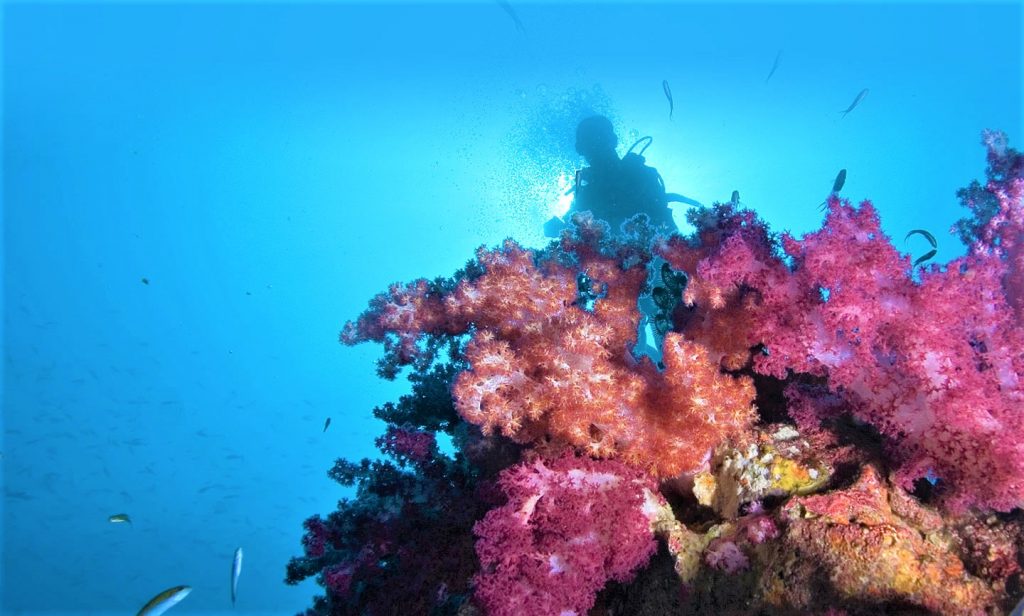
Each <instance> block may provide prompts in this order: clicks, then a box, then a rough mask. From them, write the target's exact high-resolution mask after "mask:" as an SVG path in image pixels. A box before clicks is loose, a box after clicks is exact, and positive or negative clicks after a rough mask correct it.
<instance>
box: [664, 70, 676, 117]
mask: <svg viewBox="0 0 1024 616" xmlns="http://www.w3.org/2000/svg"><path fill="white" fill-rule="evenodd" d="M661 89H662V90H664V91H665V98H667V99H668V119H669V120H671V119H672V112H673V111H675V109H676V104H675V102H674V101H673V100H672V88H670V87H668V80H667V79H662V80H661Z"/></svg>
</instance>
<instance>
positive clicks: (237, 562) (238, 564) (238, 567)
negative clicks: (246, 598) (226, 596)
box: [231, 548, 242, 605]
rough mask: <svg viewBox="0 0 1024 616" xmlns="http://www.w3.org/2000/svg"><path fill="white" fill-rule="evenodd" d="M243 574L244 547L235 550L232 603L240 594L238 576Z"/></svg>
mask: <svg viewBox="0 0 1024 616" xmlns="http://www.w3.org/2000/svg"><path fill="white" fill-rule="evenodd" d="M240 575H242V548H238V549H237V550H235V558H234V559H233V560H232V561H231V605H234V604H235V597H237V596H238V576H240Z"/></svg>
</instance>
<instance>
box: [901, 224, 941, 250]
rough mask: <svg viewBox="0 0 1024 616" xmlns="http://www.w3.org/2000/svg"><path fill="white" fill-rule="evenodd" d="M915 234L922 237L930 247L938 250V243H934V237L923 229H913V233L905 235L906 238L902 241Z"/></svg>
mask: <svg viewBox="0 0 1024 616" xmlns="http://www.w3.org/2000/svg"><path fill="white" fill-rule="evenodd" d="M915 233H917V234H919V235H923V236H924V239H926V240H928V243H929V244H931V245H932V248H938V247H939V242H938V241H936V239H935V236H934V235H932V234H931V233H929V232H927V231H925V230H924V229H914V230H913V231H911V232H909V233H907V236H906V237H905V238H903V241H904V242H905V241H907V240H908V239H910V236H911V235H913V234H915Z"/></svg>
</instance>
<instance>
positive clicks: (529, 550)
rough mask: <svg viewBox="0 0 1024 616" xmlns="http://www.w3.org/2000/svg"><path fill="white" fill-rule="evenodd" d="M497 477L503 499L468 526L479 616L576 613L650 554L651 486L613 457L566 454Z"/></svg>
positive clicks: (652, 543) (652, 544)
mask: <svg viewBox="0 0 1024 616" xmlns="http://www.w3.org/2000/svg"><path fill="white" fill-rule="evenodd" d="M499 482H500V485H501V487H502V489H503V491H504V492H505V494H506V495H507V497H508V502H507V503H506V504H505V505H503V506H501V507H498V508H496V509H492V510H491V511H490V512H488V513H487V515H486V516H484V519H483V520H481V521H480V522H479V523H477V525H476V527H475V528H474V529H473V530H474V532H475V533H476V535H477V537H478V538H479V539H478V540H477V544H476V551H477V555H478V556H479V557H480V565H481V573H480V574H479V575H477V577H476V597H477V600H478V602H479V604H480V605H481V607H483V608H484V610H485V611H486V613H487V614H492V615H494V616H506V615H507V616H513V615H518V614H523V613H527V612H528V613H530V614H537V615H538V616H548V615H550V616H559V615H562V616H567V615H569V614H578V615H580V616H582V615H583V614H586V613H587V610H588V609H590V608H591V607H592V606H593V604H594V596H595V595H596V594H597V591H599V590H600V589H601V588H602V587H603V586H604V585H605V583H606V582H607V581H608V580H616V581H619V582H625V581H628V580H629V579H631V578H632V574H633V572H634V571H635V570H636V569H638V568H639V567H641V566H643V565H644V564H646V563H647V560H648V559H649V558H650V557H651V555H652V554H653V553H654V551H655V548H656V546H657V544H656V542H655V540H654V533H653V531H652V520H651V518H650V516H651V515H653V511H654V504H653V501H655V500H656V499H655V496H654V494H655V493H656V492H657V486H656V485H655V483H654V482H653V481H652V480H651V479H650V478H649V477H647V476H645V475H644V474H643V473H639V472H637V471H636V470H634V469H631V468H629V467H627V466H625V465H623V464H621V463H618V462H614V461H595V460H589V459H586V458H579V457H576V456H572V455H566V456H563V457H561V458H558V459H555V460H552V461H548V462H544V461H541V460H536V461H534V462H533V463H524V464H520V465H518V466H514V467H512V468H510V469H508V470H506V471H504V472H503V473H502V474H501V477H500V480H499Z"/></svg>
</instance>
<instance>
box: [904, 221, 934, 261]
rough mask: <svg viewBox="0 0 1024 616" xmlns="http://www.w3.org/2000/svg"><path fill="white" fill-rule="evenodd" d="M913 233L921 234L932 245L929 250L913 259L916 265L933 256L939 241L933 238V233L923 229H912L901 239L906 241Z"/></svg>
mask: <svg viewBox="0 0 1024 616" xmlns="http://www.w3.org/2000/svg"><path fill="white" fill-rule="evenodd" d="M915 233H916V234H918V235H921V236H923V237H924V239H926V240H928V243H929V244H930V245H931V247H932V249H931V250H930V251H928V252H926V253H924V254H923V255H921V256H920V257H918V258H917V259H916V260H915V261H914V267H917V266H918V265H921V264H922V263H924V262H925V261H927V260H928V259H931V258H932V257H934V256H935V255H936V254H937V253H938V252H939V242H938V241H937V240H936V239H935V236H934V235H932V234H931V233H929V232H928V231H925V230H924V229H914V230H913V231H911V232H909V233H907V236H906V237H904V238H903V241H904V242H905V241H907V240H908V239H910V236H911V235H914V234H915Z"/></svg>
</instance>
